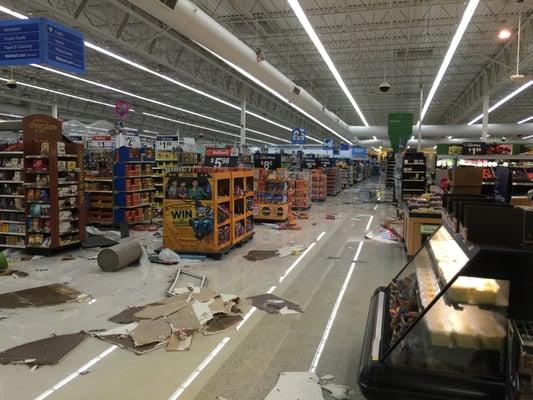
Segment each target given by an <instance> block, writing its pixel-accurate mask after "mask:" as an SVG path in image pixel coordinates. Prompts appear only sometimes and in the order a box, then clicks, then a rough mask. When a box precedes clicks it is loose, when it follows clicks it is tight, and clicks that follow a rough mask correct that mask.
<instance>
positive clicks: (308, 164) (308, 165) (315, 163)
mask: <svg viewBox="0 0 533 400" xmlns="http://www.w3.org/2000/svg"><path fill="white" fill-rule="evenodd" d="M318 167H320V162H319V160H317V159H316V158H314V157H305V158H303V159H302V168H304V169H316V168H318Z"/></svg>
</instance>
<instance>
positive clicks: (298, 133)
mask: <svg viewBox="0 0 533 400" xmlns="http://www.w3.org/2000/svg"><path fill="white" fill-rule="evenodd" d="M291 143H292V144H305V128H294V129H293V130H292V134H291Z"/></svg>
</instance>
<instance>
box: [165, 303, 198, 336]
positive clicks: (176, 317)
mask: <svg viewBox="0 0 533 400" xmlns="http://www.w3.org/2000/svg"><path fill="white" fill-rule="evenodd" d="M165 320H166V321H167V322H168V323H169V324H170V325H171V326H172V330H179V329H193V330H198V329H200V327H201V325H200V322H198V318H196V314H195V313H194V311H193V309H192V306H191V305H188V306H187V307H185V308H182V309H181V310H179V311H177V312H175V313H174V314H171V315H169V316H167V317H166V318H165Z"/></svg>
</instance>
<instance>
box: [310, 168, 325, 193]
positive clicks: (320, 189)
mask: <svg viewBox="0 0 533 400" xmlns="http://www.w3.org/2000/svg"><path fill="white" fill-rule="evenodd" d="M327 196H328V178H327V176H326V174H325V173H324V171H323V170H322V169H321V168H319V169H314V170H312V172H311V200H312V201H325V200H326V198H327Z"/></svg>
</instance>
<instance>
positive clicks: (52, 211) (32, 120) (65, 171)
mask: <svg viewBox="0 0 533 400" xmlns="http://www.w3.org/2000/svg"><path fill="white" fill-rule="evenodd" d="M23 132H24V133H23V140H24V170H25V183H24V186H25V188H26V217H27V226H26V229H27V235H26V247H27V248H28V249H32V250H34V251H53V250H59V249H63V248H67V247H71V246H79V245H80V243H81V241H83V240H84V238H85V218H86V213H85V206H84V197H85V193H84V190H83V185H81V184H80V182H83V180H84V167H83V166H84V150H83V145H81V144H74V143H66V142H64V141H63V139H64V137H63V135H62V123H61V121H58V120H56V119H55V118H52V117H50V116H47V115H32V116H29V117H25V118H24V119H23Z"/></svg>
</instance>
